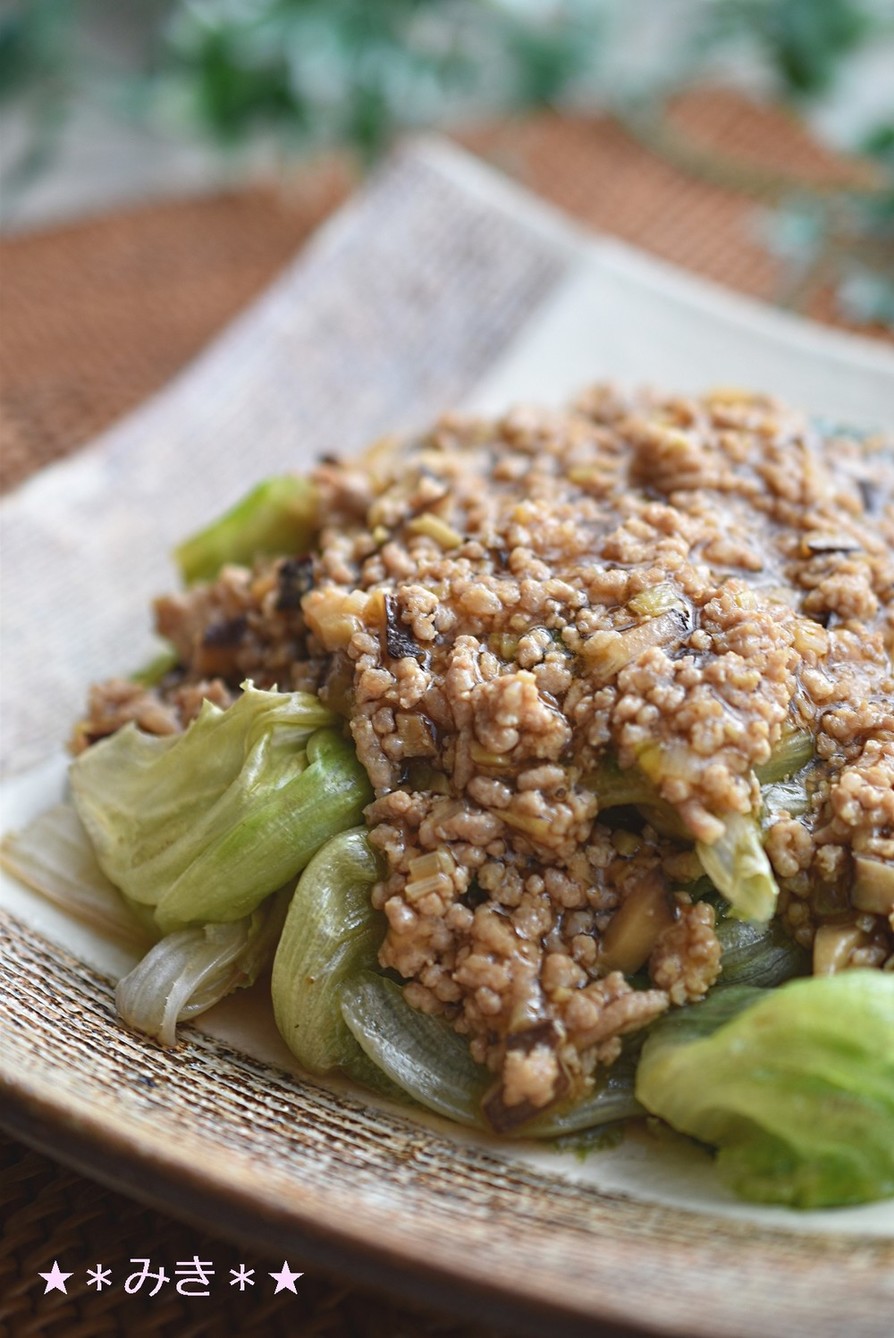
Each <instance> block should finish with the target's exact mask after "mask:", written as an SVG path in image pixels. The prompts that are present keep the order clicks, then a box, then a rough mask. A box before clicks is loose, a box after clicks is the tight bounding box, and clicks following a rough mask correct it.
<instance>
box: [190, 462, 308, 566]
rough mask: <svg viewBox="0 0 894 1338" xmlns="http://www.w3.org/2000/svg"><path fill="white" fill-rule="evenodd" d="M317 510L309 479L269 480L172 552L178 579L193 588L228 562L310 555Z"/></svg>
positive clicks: (285, 477) (250, 561)
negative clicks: (179, 576)
mask: <svg viewBox="0 0 894 1338" xmlns="http://www.w3.org/2000/svg"><path fill="white" fill-rule="evenodd" d="M316 511H317V498H316V492H315V489H314V487H313V484H312V483H310V482H309V480H308V479H303V478H299V477H298V476H297V475H293V474H284V475H283V476H282V477H281V478H272V479H267V480H266V481H265V482H264V483H259V484H258V485H257V487H255V488H253V489H252V490H251V492H250V493H248V494H247V496H245V497H243V498H242V500H241V501H240V502H237V503H236V505H235V506H234V507H232V508H231V509H230V510H229V511H226V512H225V513H224V514H223V515H222V516H219V517H218V519H217V520H214V521H212V522H211V524H210V525H208V526H206V528H205V529H203V530H199V532H198V533H197V534H194V535H192V536H191V537H190V538H189V539H186V540H184V542H183V543H182V544H180V545H179V547H178V548H176V549H175V550H174V558H175V560H176V562H177V566H178V567H179V568H180V574H181V576H182V577H183V580H184V581H185V582H186V584H187V585H192V584H193V583H194V582H195V581H212V580H214V578H215V576H216V575H217V574H218V572H219V571H220V569H221V567H223V566H224V564H225V563H227V562H234V563H240V564H241V565H243V566H250V565H251V563H252V562H253V561H254V560H255V559H256V558H258V557H263V556H276V555H277V554H279V553H285V554H296V553H306V552H307V550H308V548H309V547H310V546H311V542H312V540H313V534H314V528H315V524H316Z"/></svg>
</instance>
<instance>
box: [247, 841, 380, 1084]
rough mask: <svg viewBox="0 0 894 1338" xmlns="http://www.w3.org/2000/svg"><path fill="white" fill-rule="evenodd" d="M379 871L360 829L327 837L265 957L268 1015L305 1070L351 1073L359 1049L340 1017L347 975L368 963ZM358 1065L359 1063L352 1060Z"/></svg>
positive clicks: (376, 935) (372, 953) (375, 939)
mask: <svg viewBox="0 0 894 1338" xmlns="http://www.w3.org/2000/svg"><path fill="white" fill-rule="evenodd" d="M378 876H379V869H378V865H377V863H376V857H375V855H374V853H373V851H372V849H371V847H370V844H369V842H368V840H367V839H366V831H365V829H363V828H360V827H356V828H353V829H352V830H350V831H346V832H342V833H341V835H339V836H335V837H333V838H332V840H331V841H328V842H327V843H326V845H325V846H323V848H322V849H321V850H319V851H318V852H317V854H316V855H315V856H314V858H313V859H312V860H311V862H310V864H308V866H307V868H306V869H305V870H304V872H303V873H302V875H301V877H300V878H299V880H298V886H297V887H296V888H295V893H294V895H293V897H292V901H291V905H290V906H289V913H288V916H287V917H286V923H285V925H284V926H283V932H282V936H281V938H280V941H279V947H278V948H277V950H276V958H275V961H274V963H273V978H272V982H271V990H272V996H273V1013H274V1016H275V1018H276V1025H277V1027H278V1028H279V1031H280V1033H281V1035H282V1038H283V1040H284V1041H285V1042H286V1044H287V1045H288V1047H289V1049H290V1050H291V1051H292V1053H293V1054H294V1055H295V1057H296V1058H297V1059H298V1060H299V1061H300V1062H301V1064H302V1065H303V1066H304V1067H305V1068H306V1069H308V1070H309V1071H310V1072H311V1073H330V1072H332V1071H333V1070H335V1069H340V1070H341V1071H342V1072H345V1073H354V1075H355V1076H360V1075H359V1073H358V1072H357V1070H358V1063H359V1061H363V1053H362V1051H361V1049H360V1047H359V1046H358V1044H357V1042H356V1041H355V1040H354V1038H353V1036H352V1035H351V1033H350V1031H349V1030H348V1027H347V1026H346V1024H345V1023H344V1021H343V1020H342V1016H341V1011H340V1000H341V995H342V991H343V989H344V987H345V984H346V982H347V981H349V980H351V979H353V977H354V976H356V975H357V974H358V973H359V972H361V971H363V970H365V969H368V968H371V967H374V966H375V965H376V962H377V956H378V950H379V946H380V944H381V941H382V935H383V924H382V923H381V921H380V918H379V916H377V915H376V912H375V911H374V910H373V907H372V902H371V901H370V892H371V890H372V886H373V884H374V883H375V881H376V879H377V878H378ZM360 1067H361V1068H362V1069H363V1070H364V1072H365V1071H366V1062H365V1061H363V1063H362V1064H361V1065H360Z"/></svg>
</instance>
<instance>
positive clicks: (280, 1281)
mask: <svg viewBox="0 0 894 1338" xmlns="http://www.w3.org/2000/svg"><path fill="white" fill-rule="evenodd" d="M270 1276H271V1278H272V1279H273V1281H274V1282H275V1283H276V1291H275V1292H274V1293H273V1295H274V1296H276V1294H277V1292H286V1291H288V1292H295V1295H296V1296H297V1295H298V1292H297V1291H296V1288H295V1283H296V1282H297V1281H298V1279H299V1278H303V1277H304V1274H303V1273H293V1272H292V1270H291V1269H290V1268H289V1265H288V1264H287V1262H286V1261H285V1259H284V1260H283V1264H282V1268H281V1269H280V1270H279V1272H278V1273H271V1274H270Z"/></svg>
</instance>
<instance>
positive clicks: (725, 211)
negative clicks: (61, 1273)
mask: <svg viewBox="0 0 894 1338" xmlns="http://www.w3.org/2000/svg"><path fill="white" fill-rule="evenodd" d="M676 115H677V117H678V118H679V124H680V125H681V126H684V127H685V129H686V131H687V133H688V134H690V135H691V136H692V137H693V138H694V140H695V141H697V142H700V143H702V144H703V145H704V146H705V147H706V148H710V147H715V148H716V147H721V148H723V149H724V150H725V151H726V152H730V153H733V154H735V155H736V157H737V158H738V159H740V160H741V161H742V162H743V163H745V164H748V163H751V164H756V165H758V166H762V167H764V168H771V169H773V170H778V171H785V172H794V173H798V174H801V175H803V176H804V178H805V179H811V180H821V181H824V182H833V181H841V180H850V179H853V177H852V173H853V169H852V168H850V167H849V166H848V165H842V163H841V162H840V161H839V160H838V159H836V158H834V157H833V156H832V155H830V154H828V153H826V152H825V151H823V150H822V149H820V148H819V147H817V146H816V145H815V144H813V143H812V142H811V141H810V140H809V139H808V138H807V137H806V136H805V135H804V133H803V131H801V130H800V129H799V127H798V126H797V124H796V123H795V122H794V121H791V120H789V119H788V118H787V117H785V116H783V115H781V114H780V113H778V112H771V111H768V110H766V109H759V108H754V107H752V106H750V105H749V104H747V103H745V102H743V101H742V100H741V99H740V98H737V97H734V96H732V95H730V94H727V93H723V92H718V93H710V94H703V95H700V96H699V97H695V98H687V99H684V100H683V101H682V102H681V103H680V105H679V106H678V108H677V109H676ZM461 138H462V139H463V141H464V143H465V144H466V145H467V146H468V147H470V148H472V149H474V150H475V151H476V152H478V153H480V154H481V155H482V156H483V157H485V158H487V159H488V160H489V161H491V162H492V163H494V164H495V165H496V166H497V167H499V168H501V169H502V170H504V171H507V172H509V173H510V174H511V175H513V176H515V177H517V178H518V179H520V180H521V181H523V182H524V183H525V184H526V185H528V186H529V187H530V188H532V189H534V190H535V191H537V192H539V193H540V194H541V195H543V196H545V197H546V198H547V199H549V200H551V201H553V202H554V203H556V204H557V205H558V206H560V207H561V208H563V209H565V210H566V211H568V212H569V213H571V214H572V215H574V216H576V217H578V218H579V219H581V220H583V221H584V222H586V223H587V224H589V225H591V226H593V227H595V228H598V229H601V230H604V231H606V232H611V233H614V234H615V235H617V236H620V237H622V238H624V239H625V240H628V241H631V242H633V243H635V244H637V245H639V246H642V247H643V248H645V249H647V250H650V251H652V252H653V253H654V254H657V255H659V256H661V257H663V258H665V259H667V260H670V261H672V262H674V263H676V264H679V265H682V266H684V267H687V268H689V269H691V270H693V271H696V272H698V273H701V274H704V275H706V276H707V277H709V278H713V279H715V280H718V281H720V282H723V283H725V284H726V285H727V286H731V287H734V288H738V289H740V290H741V291H743V292H747V293H750V294H753V295H755V296H758V297H764V298H773V297H774V296H775V294H776V292H777V289H778V285H779V273H778V268H777V265H776V263H775V262H774V261H773V260H772V258H771V257H769V256H768V254H767V253H766V251H765V250H764V248H763V247H762V245H761V244H760V241H759V240H758V237H757V233H756V228H755V221H754V219H755V206H754V202H753V200H752V199H750V198H748V197H746V196H744V195H742V194H740V193H738V192H737V191H735V190H734V189H732V188H731V187H730V186H728V185H722V184H718V183H716V182H714V181H711V180H706V179H703V178H702V177H697V176H690V175H687V174H686V173H685V172H683V171H681V170H679V169H678V168H676V167H673V166H671V165H669V163H668V162H667V161H665V160H664V159H663V158H662V157H660V156H658V155H656V153H654V152H653V151H652V150H651V149H649V148H647V147H645V146H644V145H643V144H642V143H640V142H638V141H637V140H635V139H634V138H632V137H631V136H630V134H628V133H627V132H626V131H624V130H623V129H622V128H621V127H620V126H618V125H617V124H616V123H615V122H613V121H611V120H609V119H606V118H600V119H593V118H590V119H587V118H575V119H570V120H569V119H562V118H559V117H557V116H553V115H549V114H546V115H541V116H537V117H533V118H530V119H527V120H524V121H520V122H517V123H511V124H507V123H500V124H499V125H495V126H485V127H479V128H477V129H475V130H472V131H469V132H467V133H465V134H464V135H463V136H462V137H461ZM351 184H352V183H351V179H350V176H349V174H348V173H347V172H346V170H345V169H344V168H343V167H341V166H339V165H338V164H332V163H329V164H326V165H324V166H321V167H317V168H314V169H309V168H308V169H302V170H301V171H300V172H299V173H297V174H296V176H295V178H294V179H293V180H290V181H289V182H288V183H287V185H286V187H285V188H284V189H283V190H277V191H274V190H264V189H259V188H254V189H251V190H245V191H241V192H238V193H231V194H227V195H219V196H216V197H213V198H210V199H201V200H189V201H177V202H174V203H165V204H154V205H151V206H147V207H142V208H139V209H131V210H128V211H122V212H119V213H116V214H113V215H109V216H106V217H102V218H98V219H94V220H90V221H87V222H82V223H78V224H76V225H72V226H69V227H65V228H59V229H54V230H53V231H48V232H43V233H34V234H31V235H25V236H21V237H16V238H13V239H9V240H7V241H5V242H4V243H3V244H2V248H0V253H2V254H0V258H2V268H3V293H2V308H3V320H2V324H0V442H2V452H3V483H4V486H6V487H11V486H13V485H15V484H16V483H18V482H20V481H22V480H23V479H24V478H26V477H27V476H28V475H29V474H30V473H32V472H34V470H36V469H38V468H39V467H41V466H42V465H44V464H46V463H48V462H49V461H51V460H54V459H57V458H60V457H62V456H64V455H66V454H68V453H69V452H71V451H73V450H74V449H76V448H77V447H78V446H79V445H81V444H83V443H84V442H86V441H88V440H90V439H91V438H92V437H94V436H95V435H96V434H97V433H98V432H99V431H100V430H102V429H103V428H104V427H106V426H107V425H108V424H109V423H111V422H112V421H114V420H115V419H116V418H118V417H119V416H121V415H122V414H124V413H125V412H127V411H128V410H129V409H131V408H133V407H134V406H135V405H136V404H138V403H139V402H140V401H142V400H143V399H144V398H145V397H146V396H147V395H149V394H151V393H152V392H153V391H154V390H156V389H158V388H159V387H160V386H162V385H163V384H164V383H165V382H166V381H168V380H169V379H170V377H171V376H173V375H174V374H175V373H176V372H177V371H178V370H179V369H180V368H181V367H183V365H184V364H185V363H186V362H188V360H189V359H190V358H191V357H192V356H193V355H194V354H195V353H196V352H197V351H198V350H199V349H200V348H201V347H202V346H203V345H204V344H205V343H206V342H207V341H208V339H210V338H211V337H212V336H213V335H214V333H215V332H216V331H217V330H219V329H220V328H221V327H222V326H223V325H224V324H225V323H226V322H227V320H229V319H230V318H231V317H232V316H233V315H235V314H236V312H238V311H239V310H240V309H241V308H242V307H243V306H244V305H245V304H246V303H247V302H248V301H249V300H250V299H251V298H252V297H253V296H254V295H255V294H257V293H258V292H259V291H260V290H262V289H263V288H264V287H265V286H266V284H267V283H268V282H269V281H270V280H271V279H272V278H273V276H274V275H275V274H276V272H277V271H278V270H279V269H280V268H281V267H282V266H283V265H284V264H285V262H286V261H287V260H288V259H289V258H290V257H291V256H292V255H293V254H294V252H295V251H296V250H297V249H298V247H299V246H300V244H301V242H302V241H303V239H304V238H305V237H306V236H307V235H308V234H309V233H310V232H311V231H312V230H313V228H314V227H315V226H316V225H317V223H318V222H319V221H320V220H321V219H322V218H323V217H324V216H325V215H326V214H327V212H328V211H329V210H330V209H331V208H332V207H333V206H334V205H335V204H336V203H337V202H339V201H340V200H341V199H343V198H344V196H345V194H346V193H347V191H348V190H349V189H350V186H351ZM810 314H812V315H814V316H816V317H817V318H819V319H823V320H828V321H834V319H835V311H834V307H833V305H832V300H831V296H830V294H829V293H828V292H823V291H818V292H817V293H816V294H814V295H813V299H812V304H811V307H810ZM0 1213H2V1216H0V1221H2V1245H0V1335H6V1334H9V1335H12V1336H13V1338H17V1335H20V1334H21V1335H31V1334H50V1335H56V1334H58V1335H64V1336H65V1338H69V1335H78V1336H80V1335H84V1336H85V1338H88V1336H92V1335H104V1334H115V1333H118V1332H124V1331H125V1330H126V1331H127V1332H128V1333H147V1334H148V1333H151V1334H168V1333H170V1334H171V1335H175V1334H176V1335H177V1338H180V1336H181V1335H186V1334H196V1335H200V1334H217V1333H220V1334H229V1333H254V1332H258V1333H264V1334H268V1333H269V1334H272V1335H277V1334H280V1333H283V1334H285V1333H290V1334H300V1335H302V1336H303V1338H342V1335H344V1338H348V1335H351V1336H352V1338H379V1336H380V1335H382V1336H384V1335H386V1334H388V1335H395V1336H396V1335H401V1334H406V1335H407V1336H408V1338H410V1336H411V1335H416V1334H420V1335H421V1334H444V1335H451V1336H453V1335H455V1336H456V1338H459V1336H460V1335H468V1338H473V1335H483V1334H484V1330H482V1329H476V1328H472V1327H470V1326H468V1325H462V1324H458V1323H457V1322H456V1321H455V1320H453V1319H449V1318H446V1317H444V1316H441V1315H438V1314H435V1313H434V1312H429V1313H427V1314H422V1313H420V1312H418V1311H416V1310H409V1309H406V1308H405V1307H402V1306H398V1305H396V1304H394V1303H392V1302H389V1301H387V1300H384V1299H382V1298H380V1297H377V1296H373V1295H371V1294H370V1293H368V1292H367V1291H365V1290H362V1289H359V1288H357V1287H355V1286H353V1285H352V1283H351V1281H350V1279H337V1280H336V1279H327V1278H325V1277H322V1276H320V1275H319V1274H318V1273H316V1272H314V1273H313V1274H311V1273H308V1274H307V1276H306V1277H304V1278H302V1279H301V1282H300V1285H299V1287H298V1291H297V1294H296V1295H292V1294H291V1293H285V1294H281V1295H279V1296H277V1297H271V1295H270V1287H269V1286H266V1287H264V1288H263V1289H262V1288H260V1287H259V1288H257V1290H255V1291H251V1290H249V1289H246V1291H245V1292H244V1293H242V1294H239V1295H236V1293H235V1292H232V1291H231V1289H230V1286H229V1283H228V1279H229V1270H230V1269H235V1268H238V1267H239V1265H240V1264H244V1265H245V1266H246V1267H247V1268H253V1269H254V1270H255V1273H256V1277H257V1278H258V1279H265V1278H266V1277H267V1274H268V1273H269V1271H270V1270H272V1269H274V1268H278V1267H279V1266H280V1265H281V1263H282V1260H280V1259H262V1258H260V1257H254V1256H251V1257H249V1255H248V1254H247V1253H246V1252H245V1251H242V1252H241V1253H240V1251H239V1250H238V1249H237V1248H235V1247H234V1246H233V1245H231V1244H229V1243H226V1242H224V1241H221V1240H216V1239H213V1238H211V1237H209V1236H207V1235H204V1234H203V1233H202V1232H200V1231H197V1230H194V1229H193V1228H191V1227H188V1226H184V1225H182V1224H179V1223H176V1222H174V1221H172V1220H171V1219H169V1218H167V1217H165V1216H162V1215H161V1214H158V1213H155V1212H152V1211H149V1210H146V1209H144V1208H142V1207H140V1206H138V1205H136V1204H134V1203H132V1202H131V1201H129V1200H128V1199H126V1198H124V1197H122V1196H121V1195H120V1194H116V1193H113V1192H111V1191H108V1190H106V1189H104V1188H102V1187H100V1186H98V1185H96V1184H93V1183H92V1182H90V1181H88V1180H85V1179H83V1178H82V1177H80V1176H78V1175H76V1174H74V1173H73V1172H70V1171H68V1170H65V1169H62V1168H60V1167H58V1166H56V1165H55V1164H54V1163H53V1162H52V1161H51V1160H48V1159H47V1158H45V1157H42V1156H39V1155H38V1154H36V1153H34V1152H32V1151H30V1150H27V1149H25V1148H24V1147H22V1146H21V1145H19V1144H18V1143H16V1142H14V1141H13V1140H10V1139H7V1138H5V1137H2V1136H0ZM193 1256H197V1257H199V1258H200V1259H204V1260H209V1261H213V1264H214V1268H215V1276H216V1278H217V1285H216V1287H215V1288H214V1289H213V1291H212V1294H211V1295H210V1296H209V1297H207V1298H198V1297H195V1298H189V1297H184V1296H181V1295H180V1294H179V1293H178V1292H177V1291H176V1289H175V1287H174V1286H173V1285H171V1284H168V1285H166V1286H165V1287H164V1288H163V1289H161V1290H160V1291H159V1292H158V1294H157V1295H156V1296H154V1297H150V1296H149V1295H148V1292H146V1291H141V1292H139V1293H135V1294H132V1295H126V1296H123V1295H122V1290H121V1282H120V1277H119V1279H118V1285H117V1286H114V1287H112V1288H110V1289H109V1290H106V1291H104V1292H101V1293H98V1294H97V1293H96V1292H93V1291H89V1290H88V1288H87V1286H86V1280H85V1277H86V1275H85V1269H86V1268H87V1267H94V1266H96V1265H97V1264H105V1265H107V1266H109V1267H112V1268H113V1269H114V1270H115V1272H116V1273H117V1274H120V1275H122V1276H123V1274H124V1273H126V1272H127V1271H128V1269H129V1267H130V1265H129V1261H130V1260H131V1259H135V1258H149V1259H151V1260H152V1261H153V1265H152V1266H153V1268H155V1269H157V1268H159V1267H164V1269H165V1270H166V1272H167V1274H168V1275H169V1277H170V1278H172V1279H173V1278H174V1277H175V1268H176V1264H177V1261H179V1260H186V1259H190V1258H192V1257H193ZM55 1258H58V1259H59V1260H60V1266H61V1267H63V1268H70V1267H71V1264H70V1263H66V1262H63V1261H65V1260H68V1259H71V1260H72V1261H75V1260H76V1261H77V1269H78V1270H79V1271H76V1275H75V1276H73V1277H72V1279H71V1281H70V1287H69V1294H68V1295H66V1296H63V1295H62V1294H61V1293H58V1292H53V1293H50V1294H47V1295H44V1291H43V1287H44V1284H43V1281H42V1280H41V1278H40V1276H39V1275H40V1273H41V1272H45V1271H47V1270H48V1269H50V1267H51V1265H52V1262H53V1260H54V1259H55ZM290 1262H291V1264H292V1267H293V1268H295V1269H300V1268H301V1262H300V1260H291V1261H290ZM221 1279H222V1280H223V1282H221ZM268 1281H269V1279H268Z"/></svg>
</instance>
